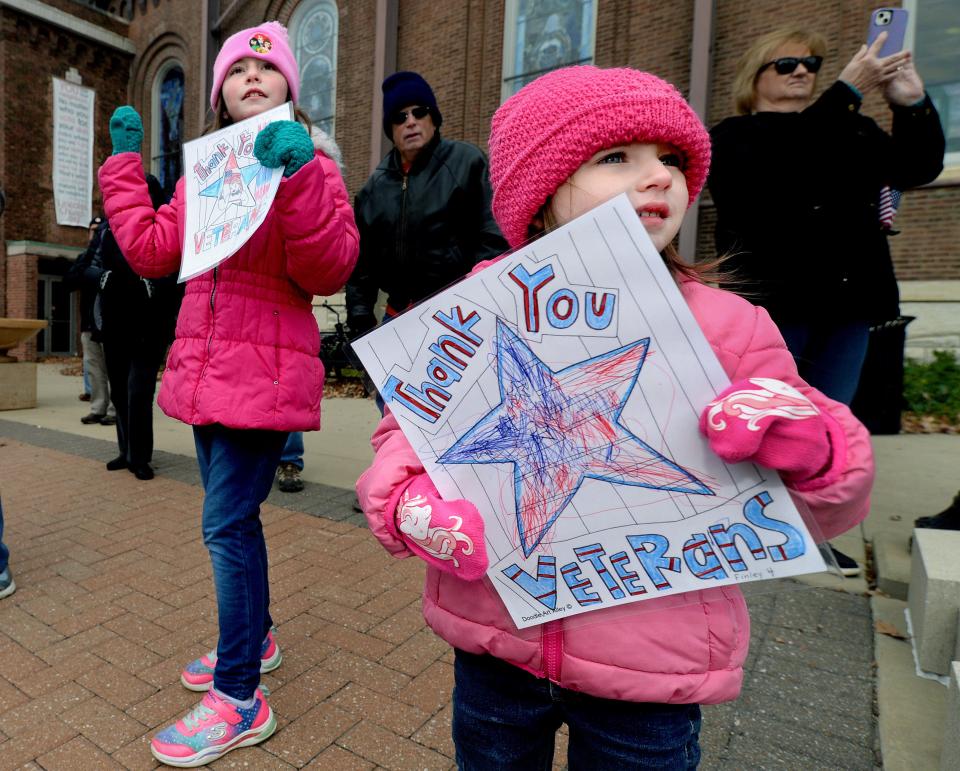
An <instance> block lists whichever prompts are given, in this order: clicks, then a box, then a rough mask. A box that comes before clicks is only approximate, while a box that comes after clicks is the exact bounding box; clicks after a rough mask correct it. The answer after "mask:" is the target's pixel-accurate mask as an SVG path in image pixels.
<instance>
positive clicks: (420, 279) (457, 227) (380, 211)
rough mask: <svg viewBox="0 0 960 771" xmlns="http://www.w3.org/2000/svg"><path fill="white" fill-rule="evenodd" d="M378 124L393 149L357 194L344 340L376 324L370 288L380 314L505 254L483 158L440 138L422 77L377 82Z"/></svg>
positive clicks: (411, 74)
mask: <svg viewBox="0 0 960 771" xmlns="http://www.w3.org/2000/svg"><path fill="white" fill-rule="evenodd" d="M382 89H383V130H384V132H385V133H386V134H387V136H388V137H390V138H391V139H392V140H393V144H394V149H393V150H392V151H391V152H390V153H389V154H388V155H387V157H386V158H384V159H383V161H382V162H381V163H380V165H379V166H378V167H377V168H376V170H375V171H374V172H373V174H371V175H370V178H369V179H368V180H367V183H366V184H365V185H364V186H363V189H362V190H361V191H360V193H359V194H358V195H357V198H356V201H355V204H354V211H355V214H356V219H357V227H358V228H359V230H360V258H359V260H358V261H357V266H356V268H355V269H354V271H353V275H352V276H351V277H350V280H349V281H348V282H347V324H348V326H349V328H350V332H351V334H352V336H356V335H359V334H362V333H364V332H366V331H367V330H369V329H371V328H373V327H374V326H376V324H377V319H376V317H375V315H374V306H375V305H376V302H377V291H378V290H379V289H382V290H383V291H384V292H386V294H387V309H386V315H385V318H389V317H391V316H395V315H396V314H398V313H401V312H402V311H404V310H406V309H407V308H409V307H410V306H411V305H413V304H414V303H417V302H419V301H420V300H422V299H423V298H425V297H427V296H429V295H431V294H433V293H434V292H436V291H438V290H439V289H442V288H443V287H445V286H447V285H448V284H450V283H452V282H453V281H456V280H457V279H459V278H461V277H462V276H464V275H466V274H467V273H469V272H470V271H471V270H472V269H473V266H474V265H476V264H477V263H478V262H482V261H484V260H489V259H492V258H494V257H497V256H499V255H500V254H502V253H503V252H505V251H506V250H507V248H508V247H507V242H506V241H505V240H504V238H503V236H502V235H501V234H500V230H499V228H498V227H497V224H496V222H495V221H494V219H493V214H492V213H491V211H490V199H491V196H492V193H491V190H490V179H489V176H488V173H487V159H486V156H485V155H484V154H483V152H482V151H480V150H479V149H478V148H476V147H474V146H473V145H471V144H467V143H466V142H455V141H452V140H449V139H443V138H441V136H440V131H439V129H440V125H441V124H442V123H443V116H442V115H441V114H440V110H439V109H438V108H437V100H436V98H435V97H434V94H433V90H432V89H431V88H430V86H429V84H428V83H427V81H425V80H424V79H423V78H422V77H421V76H420V75H418V74H417V73H415V72H397V73H394V74H393V75H391V76H390V77H388V78H387V79H386V80H384V81H383V86H382Z"/></svg>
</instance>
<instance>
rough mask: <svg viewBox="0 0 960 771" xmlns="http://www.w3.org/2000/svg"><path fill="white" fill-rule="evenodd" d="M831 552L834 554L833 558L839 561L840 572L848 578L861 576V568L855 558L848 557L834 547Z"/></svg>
mask: <svg viewBox="0 0 960 771" xmlns="http://www.w3.org/2000/svg"><path fill="white" fill-rule="evenodd" d="M830 551H832V552H833V558H834V559H835V560H836V561H837V567H839V568H840V572H841V573H843V575H845V576H846V577H847V578H853V577H854V576H859V575H860V566H859V565H858V564H857V561H856V560H855V559H853V557H848V556H847V555H846V554H844V553H843V552H842V551H837V550H836V549H834V548H833V547H832V546H831V547H830Z"/></svg>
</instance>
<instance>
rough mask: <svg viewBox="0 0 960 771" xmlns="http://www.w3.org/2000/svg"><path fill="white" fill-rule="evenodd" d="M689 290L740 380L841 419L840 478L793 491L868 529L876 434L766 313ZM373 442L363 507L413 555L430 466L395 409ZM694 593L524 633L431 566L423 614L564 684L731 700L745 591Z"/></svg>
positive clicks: (473, 590) (634, 697)
mask: <svg viewBox="0 0 960 771" xmlns="http://www.w3.org/2000/svg"><path fill="white" fill-rule="evenodd" d="M680 289H681V292H682V293H683V296H684V298H685V299H686V300H687V303H688V304H689V306H690V308H691V310H692V311H693V314H694V316H695V317H696V319H697V321H698V322H699V324H700V326H701V328H702V329H703V331H704V333H705V334H706V337H707V339H708V340H709V342H710V345H711V347H712V348H713V351H714V353H716V355H717V356H718V357H719V359H720V362H721V364H722V365H723V368H724V370H726V372H727V374H728V375H729V377H730V379H731V380H732V381H734V382H736V381H738V380H741V379H743V378H747V377H751V376H761V377H766V378H776V379H778V380H782V381H784V382H786V383H789V384H791V385H792V386H794V387H795V388H798V389H799V390H801V391H802V392H804V393H805V394H806V395H807V396H808V397H809V398H810V399H811V400H813V401H814V402H815V403H816V404H817V405H818V406H819V407H820V408H821V410H822V411H824V412H825V413H827V414H829V415H831V416H832V417H833V418H835V420H836V423H835V424H833V430H832V431H831V442H832V445H833V450H834V457H833V462H832V463H831V464H830V467H829V469H828V470H827V471H825V472H824V474H825V477H824V480H823V481H824V482H828V479H829V480H833V481H832V482H829V483H827V484H826V485H825V486H822V487H820V488H819V489H816V490H807V491H806V492H795V495H797V496H798V497H799V498H801V499H802V500H803V501H805V502H806V504H807V505H808V506H809V508H810V511H811V512H812V514H813V516H814V517H815V519H816V521H817V523H818V525H819V526H820V529H821V530H822V532H823V535H824V537H825V538H831V537H833V536H835V535H837V534H838V533H842V532H843V531H845V530H848V529H849V528H851V527H853V526H854V525H855V524H857V523H858V522H860V521H861V520H862V519H863V518H864V517H865V516H866V514H867V510H868V507H869V494H870V487H871V484H872V482H873V455H872V451H871V447H870V437H869V435H868V434H867V431H866V429H864V427H863V426H862V425H861V424H860V422H859V421H858V420H857V419H856V418H854V417H853V415H852V414H851V413H850V411H849V410H848V409H847V408H846V407H845V406H844V405H842V404H839V403H837V402H834V401H831V400H830V399H827V398H826V397H825V396H823V394H821V393H820V392H819V391H816V390H814V389H813V388H811V387H810V386H808V385H807V384H806V383H804V382H803V381H802V380H801V379H800V377H799V376H798V374H797V369H796V366H795V365H794V362H793V357H792V356H791V355H790V353H789V351H788V350H787V349H786V347H785V345H784V343H783V339H782V338H781V337H780V333H779V331H778V330H777V328H776V326H775V325H774V324H773V322H772V321H771V320H770V317H769V315H768V314H767V312H766V311H765V310H763V309H762V308H757V307H755V306H753V305H751V304H750V303H749V302H747V301H746V300H744V299H742V298H740V297H737V296H736V295H734V294H731V293H730V292H725V291H722V290H719V289H713V288H711V287H709V286H706V285H705V284H702V283H699V282H696V281H690V280H684V281H682V282H681V284H680ZM704 406H706V405H704ZM831 423H832V421H831ZM372 443H373V447H374V450H375V451H376V456H375V458H374V461H373V465H372V466H371V467H370V469H368V470H367V471H366V472H364V474H363V475H362V476H361V477H360V479H359V481H358V482H357V492H358V494H359V496H360V502H361V504H362V505H363V509H364V511H365V512H366V515H367V520H368V522H369V525H370V529H371V530H372V531H373V533H374V535H375V536H376V537H377V538H378V539H379V540H380V541H381V543H382V544H383V546H384V547H385V548H386V549H387V551H389V552H390V553H391V554H393V555H394V556H396V557H408V556H411V552H410V551H409V550H408V549H407V548H406V546H405V545H404V544H403V542H402V541H400V540H398V539H397V538H396V537H395V536H394V535H393V533H395V532H396V530H395V529H393V530H391V529H389V528H387V527H386V525H385V520H386V518H387V517H391V518H392V517H393V516H394V509H395V506H396V501H397V500H398V497H399V494H400V492H401V491H402V489H403V488H404V487H405V485H406V484H407V483H408V482H409V480H410V478H411V477H412V476H413V475H415V474H419V473H422V472H423V466H422V465H421V463H420V461H419V460H417V456H416V454H415V453H414V451H413V448H412V447H411V446H410V444H409V443H408V442H407V440H406V438H405V437H404V436H403V433H402V432H401V431H400V428H399V425H398V424H397V421H396V418H394V417H393V416H392V415H391V414H390V413H389V412H387V414H386V416H385V417H384V419H383V421H382V422H381V423H380V425H379V426H378V427H377V430H376V432H375V433H374V435H373V439H372ZM805 486H809V487H816V484H811V483H809V482H807V483H805ZM691 594H693V596H691ZM691 594H686V595H680V596H677V595H674V596H668V597H662V598H658V599H653V600H647V601H645V602H640V603H636V604H634V605H630V606H626V607H621V608H611V609H610V610H602V611H596V612H595V613H592V614H586V615H585V616H579V617H575V618H571V619H570V620H568V621H564V620H560V621H551V622H549V623H547V624H544V625H542V626H538V627H533V628H530V629H524V630H517V629H516V627H514V625H513V623H512V622H511V621H510V617H509V616H508V615H507V611H506V609H505V608H504V606H503V603H502V602H501V601H500V599H499V598H498V597H497V594H496V592H495V591H494V589H493V586H492V585H491V584H490V581H489V579H487V578H484V579H483V580H482V581H477V582H473V583H468V582H466V581H462V580H460V579H458V578H455V577H453V576H451V575H450V574H448V573H443V572H441V571H439V570H436V569H435V568H432V567H429V566H428V567H427V576H426V586H425V587H424V592H423V615H424V617H425V618H426V620H427V623H428V624H429V625H430V627H431V628H432V629H433V631H434V632H436V633H437V634H438V635H439V636H440V637H442V638H443V639H444V640H446V641H447V642H448V643H450V644H451V645H453V646H455V647H457V648H461V649H463V650H465V651H468V652H470V653H490V654H492V655H494V656H497V657H498V658H501V659H504V660H505V661H508V662H510V663H511V664H514V665H516V666H518V667H521V668H523V669H525V670H527V671H529V672H532V673H533V674H534V675H537V676H538V677H546V678H549V679H550V680H552V681H553V682H555V683H558V684H559V685H561V686H563V687H564V688H570V689H572V690H575V691H583V692H585V693H589V694H592V695H594V696H600V697H604V698H609V699H620V700H625V701H638V702H655V703H665V704H672V703H681V704H692V703H699V704H715V703H718V702H722V701H729V700H730V699H734V698H736V697H737V695H738V694H739V692H740V685H741V682H742V679H743V669H742V666H743V661H744V659H745V658H746V655H747V647H748V645H749V642H750V619H749V616H748V615H747V608H746V605H745V603H744V600H743V596H742V595H741V593H740V590H739V588H737V587H736V586H726V587H718V588H714V589H706V590H703V591H699V592H696V593H691ZM640 606H642V607H640Z"/></svg>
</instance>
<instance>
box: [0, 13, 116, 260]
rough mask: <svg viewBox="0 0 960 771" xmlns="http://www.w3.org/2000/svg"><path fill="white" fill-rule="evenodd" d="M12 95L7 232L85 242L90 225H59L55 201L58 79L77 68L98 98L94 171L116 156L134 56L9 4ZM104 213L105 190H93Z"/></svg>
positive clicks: (1, 29) (7, 62) (2, 28)
mask: <svg viewBox="0 0 960 771" xmlns="http://www.w3.org/2000/svg"><path fill="white" fill-rule="evenodd" d="M0 35H2V38H3V42H4V57H3V59H2V61H0V67H2V80H3V82H4V89H5V92H6V93H5V97H6V98H5V99H4V101H3V104H2V111H3V112H4V113H6V115H5V125H4V131H3V135H2V142H3V145H4V153H3V161H4V163H3V167H2V168H0V177H2V178H3V180H4V184H5V185H6V189H7V211H6V213H5V215H4V219H5V223H4V226H5V235H6V238H7V239H9V240H29V241H46V242H50V243H58V244H68V245H71V246H78V247H82V246H83V245H85V244H86V236H87V231H86V228H85V227H64V226H61V225H57V223H56V212H55V210H54V205H53V179H52V164H53V81H52V78H53V77H60V78H62V77H63V76H64V75H65V74H66V72H67V70H68V69H69V68H70V67H74V68H76V69H77V71H78V72H79V73H80V76H81V77H82V78H83V85H84V86H88V87H90V88H93V89H94V90H95V91H96V98H95V100H94V124H95V126H96V129H95V134H94V168H96V166H97V165H99V163H100V162H101V161H102V160H103V159H104V158H105V157H106V156H107V155H108V154H109V152H110V138H109V133H108V131H107V120H108V118H109V115H110V112H112V110H113V106H114V105H115V104H117V103H121V101H120V100H121V99H122V98H123V96H124V95H125V93H126V84H127V80H128V77H129V65H130V57H129V56H128V55H125V54H123V53H121V52H119V51H116V50H114V49H111V48H107V47H105V46H101V45H98V44H96V43H94V42H93V41H91V40H88V39H86V38H81V37H79V36H76V35H73V34H71V33H70V32H68V31H67V30H64V29H61V28H59V27H54V26H52V25H49V24H46V23H45V22H43V21H40V20H38V19H35V18H33V17H29V16H26V15H24V14H20V13H18V12H16V11H12V10H10V9H9V8H8V7H5V8H4V9H3V10H2V11H0ZM92 195H93V200H94V210H95V211H96V210H99V208H100V199H99V191H93V192H92Z"/></svg>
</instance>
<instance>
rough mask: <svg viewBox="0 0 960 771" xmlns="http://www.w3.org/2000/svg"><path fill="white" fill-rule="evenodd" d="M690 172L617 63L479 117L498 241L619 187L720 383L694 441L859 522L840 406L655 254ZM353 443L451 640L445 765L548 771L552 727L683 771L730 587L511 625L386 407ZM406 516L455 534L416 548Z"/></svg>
mask: <svg viewBox="0 0 960 771" xmlns="http://www.w3.org/2000/svg"><path fill="white" fill-rule="evenodd" d="M709 164H710V139H709V136H708V134H707V132H706V130H705V129H704V127H703V125H702V123H701V122H700V120H699V118H698V117H697V115H696V113H695V112H694V111H693V110H692V109H691V108H690V106H689V105H688V104H687V103H686V102H685V101H684V99H683V98H682V97H681V96H680V94H679V93H678V92H677V90H676V89H675V88H674V87H673V86H671V85H670V84H668V83H666V82H664V81H663V80H660V79H659V78H657V77H655V76H653V75H650V74H648V73H645V72H639V71H637V70H632V69H607V70H604V69H598V68H596V67H591V66H584V67H569V68H566V69H562V70H556V71H554V72H551V73H548V74H546V75H544V76H542V77H541V78H539V79H537V80H535V81H534V82H533V83H530V84H529V85H527V86H525V87H524V88H522V89H521V90H520V91H519V92H518V93H517V94H515V95H514V96H512V97H511V98H510V99H508V100H507V101H506V102H505V103H504V104H503V105H502V106H501V107H500V109H499V110H497V112H496V114H495V115H494V117H493V126H492V130H491V133H490V178H491V182H492V184H493V189H494V194H493V210H494V215H495V216H496V218H497V222H498V224H499V225H500V228H501V230H502V232H503V234H504V236H505V237H506V238H507V240H508V241H509V242H510V245H511V246H513V247H516V246H518V245H520V244H521V243H523V242H524V241H526V240H527V239H530V238H533V237H536V236H537V235H538V234H540V233H543V232H544V231H545V230H549V229H550V228H552V227H556V226H559V225H563V224H565V223H566V222H568V221H570V220H571V219H573V218H574V217H577V216H578V215H580V214H583V213H585V212H587V211H589V210H590V209H591V208H593V207H594V206H596V205H598V204H600V203H602V202H604V201H606V200H608V199H610V198H612V197H613V196H616V195H619V194H620V193H624V192H625V193H627V195H628V196H629V199H630V201H631V203H632V205H633V207H634V209H635V210H636V212H637V216H638V217H639V218H640V222H641V223H642V225H643V226H644V227H645V228H646V229H647V232H648V234H649V235H650V238H651V239H652V241H653V243H654V244H655V245H656V247H657V248H658V249H659V250H660V253H661V255H662V256H663V259H664V262H665V263H666V265H667V267H668V268H669V270H670V272H671V273H672V274H673V276H674V278H675V280H676V282H677V284H678V285H679V288H680V291H681V293H682V295H683V297H684V299H685V300H686V301H687V303H688V304H689V306H690V309H691V310H692V311H693V314H694V316H695V317H696V319H697V321H698V322H699V324H700V326H701V328H702V329H703V331H704V333H705V335H706V337H707V339H708V341H709V342H710V345H711V347H712V348H713V351H714V352H715V353H716V355H717V356H718V358H719V359H720V362H721V363H722V365H723V367H724V369H725V370H726V372H727V374H728V375H729V376H730V379H731V381H733V385H731V386H730V387H729V388H728V389H726V390H725V391H724V392H722V393H720V394H718V395H717V397H716V399H715V400H714V401H713V402H711V403H710V404H706V405H703V411H702V416H701V421H700V428H701V431H702V432H703V434H704V435H705V436H706V437H707V439H708V440H709V443H710V446H711V447H712V448H713V450H714V451H715V452H716V453H717V454H718V455H719V456H720V457H722V458H723V459H724V460H726V461H729V462H737V461H743V460H748V461H752V462H754V463H757V464H759V465H762V466H766V467H768V468H772V469H776V470H777V471H779V472H780V473H781V475H782V477H783V479H784V480H785V481H786V483H787V485H788V487H789V488H790V489H791V490H792V491H793V492H794V494H795V495H796V496H798V497H799V498H801V499H802V500H803V501H804V502H805V503H806V505H807V506H808V507H809V509H810V511H811V512H812V514H813V516H814V517H815V519H816V521H817V523H818V525H819V527H820V529H821V530H822V531H823V534H824V536H826V537H830V536H833V535H836V534H837V533H840V532H843V531H844V530H847V529H849V528H850V527H852V526H853V525H855V524H856V523H857V522H859V521H860V520H861V519H863V517H864V516H865V515H866V513H867V507H868V498H869V492H870V486H871V482H872V479H873V460H872V454H871V450H870V441H869V437H868V435H867V433H866V431H865V430H864V428H863V426H861V425H860V423H859V422H858V421H857V420H856V419H855V418H854V417H853V416H852V415H851V413H850V411H849V410H848V409H847V408H846V407H845V406H844V405H842V404H839V403H837V402H833V401H831V400H829V399H827V398H826V397H825V396H823V395H822V394H821V393H819V392H817V391H815V390H814V389H812V388H810V387H809V386H808V385H807V384H806V383H804V382H803V381H802V380H801V379H800V378H799V376H798V375H797V370H796V367H795V365H794V363H793V358H792V357H791V356H790V353H789V352H788V351H787V349H786V347H785V346H784V343H783V340H782V338H781V337H780V334H779V332H778V331H777V328H776V327H775V326H774V325H773V323H772V322H771V320H770V317H769V316H768V315H767V313H766V312H765V311H764V310H763V309H761V308H757V307H754V306H753V305H751V304H750V303H749V302H747V301H746V300H743V299H742V298H740V297H737V296H736V295H733V294H731V293H729V292H725V291H722V290H719V289H715V288H712V287H711V286H708V284H707V283H705V281H704V278H703V276H702V275H701V273H702V272H703V271H702V269H701V268H700V267H698V266H694V265H690V264H688V263H686V262H684V261H683V260H682V259H681V258H680V257H679V255H678V254H677V252H676V251H675V249H674V247H673V246H672V241H673V238H674V236H676V234H677V232H678V230H679V229H680V224H681V223H682V221H683V217H684V214H685V213H686V210H687V207H688V206H689V205H690V203H691V202H692V201H693V200H694V198H696V196H697V194H698V193H699V192H700V189H701V188H702V187H703V184H704V180H705V178H706V176H707V170H708V167H709ZM488 264H489V263H488ZM483 267H484V265H479V266H477V270H481V269H483ZM783 393H789V394H791V395H792V398H793V399H794V400H795V401H796V402H800V403H801V404H802V405H803V406H805V409H802V410H796V411H795V412H796V413H797V414H794V415H784V414H777V413H775V412H774V411H770V414H769V415H768V416H766V417H762V418H760V419H758V420H756V424H757V426H758V430H750V429H748V428H747V426H746V424H745V420H743V419H741V418H740V417H736V414H737V411H736V410H733V409H731V410H729V411H728V412H727V414H726V420H725V421H719V420H715V419H713V416H715V415H716V413H717V412H718V411H723V409H724V407H725V406H726V405H727V404H728V403H732V402H733V401H734V400H738V399H740V400H742V399H750V400H752V401H753V403H754V404H759V405H760V406H761V408H762V406H763V404H764V403H767V404H768V405H773V404H775V403H776V401H777V399H778V398H780V394H783ZM782 412H784V411H781V413H782ZM740 415H741V417H742V413H740ZM732 416H733V417H732ZM372 443H373V446H374V449H375V451H376V456H375V458H374V461H373V465H372V466H371V468H370V469H369V470H368V471H366V472H365V473H364V474H363V476H361V477H360V480H359V481H358V483H357V490H358V493H359V496H360V501H361V503H362V504H363V508H364V511H365V513H366V516H367V520H368V522H369V525H370V528H371V530H372V531H373V532H374V534H375V535H376V536H377V538H378V539H380V541H381V542H382V543H383V545H384V546H385V548H386V549H387V550H388V551H389V552H391V553H392V554H394V555H395V556H397V557H407V556H410V555H411V554H417V555H418V556H420V557H421V558H422V559H424V560H425V561H426V562H427V565H428V567H427V577H426V586H425V589H424V594H423V613H424V616H425V618H426V620H427V623H428V624H429V625H430V626H431V627H432V628H433V630H434V631H435V632H436V633H437V634H438V635H439V636H440V637H442V638H443V639H444V640H446V641H447V642H449V643H450V644H451V645H452V646H454V648H455V654H456V658H455V667H454V672H455V682H456V685H455V688H454V692H453V737H454V742H455V745H456V752H457V764H458V766H459V768H461V769H489V768H497V769H549V768H550V767H551V764H552V760H553V752H554V739H555V733H556V731H557V729H558V728H559V727H560V726H561V725H562V724H563V723H566V724H567V725H568V726H569V732H570V733H569V754H568V763H569V767H570V768H571V769H574V770H575V769H592V768H604V769H607V768H641V767H642V768H664V769H688V768H695V767H696V766H697V764H698V762H699V759H700V747H699V739H698V737H699V730H700V706H699V705H701V704H715V703H718V702H723V701H729V700H731V699H734V698H736V696H737V695H738V693H739V691H740V685H741V681H742V678H743V669H742V665H743V662H744V659H745V657H746V655H747V646H748V643H749V640H750V622H749V618H748V615H747V609H746V605H745V604H744V600H743V597H742V595H741V593H740V591H739V589H738V588H737V587H736V586H729V587H719V588H713V589H707V590H704V591H700V592H697V593H696V594H695V595H688V596H684V597H677V596H673V597H670V596H667V597H663V598H659V599H652V600H648V601H646V602H644V603H642V604H641V605H643V606H645V607H639V606H638V605H633V606H630V607H629V609H627V610H629V612H626V613H624V612H623V610H624V609H618V612H617V613H615V614H608V615H604V614H605V611H598V612H597V615H596V616H595V617H593V618H591V619H590V623H580V624H577V623H575V622H574V623H570V622H567V621H564V620H559V621H550V622H548V623H546V624H543V625H542V626H539V627H535V628H533V629H524V630H518V629H516V628H515V627H514V625H513V624H512V623H511V621H510V617H509V616H508V614H507V611H506V609H505V608H504V606H503V604H502V603H501V601H500V600H499V598H498V597H497V595H496V593H495V591H494V589H493V587H492V585H491V584H490V582H489V580H486V579H483V580H478V579H482V577H483V575H484V572H485V570H486V568H487V558H486V554H485V551H484V549H483V548H482V546H483V522H482V520H481V518H480V515H479V513H478V512H477V510H476V508H475V507H474V506H473V505H472V504H471V503H469V502H468V501H465V500H458V501H446V500H443V499H441V498H440V496H439V494H438V493H437V490H436V488H435V487H434V486H433V484H432V483H431V481H430V479H429V477H428V476H427V475H426V474H425V473H424V469H423V466H422V464H421V463H420V462H419V460H418V459H417V456H416V454H415V453H414V451H413V449H412V447H411V446H410V444H409V443H408V442H407V441H406V439H405V438H404V436H403V434H402V433H401V431H400V429H399V426H398V424H397V421H396V419H395V418H394V417H393V415H391V414H390V413H389V411H388V412H387V413H386V415H385V416H384V419H383V421H382V422H381V424H380V425H379V427H378V428H377V431H376V433H375V434H374V436H373V440H372ZM411 519H416V520H418V521H420V520H424V519H428V520H429V521H428V523H427V529H428V530H431V531H432V530H435V529H439V528H445V529H447V530H450V531H456V535H455V536H454V537H451V538H449V539H447V540H446V549H445V551H443V552H440V551H438V550H432V549H431V548H430V545H429V544H427V543H426V542H425V541H424V540H423V539H418V538H416V536H415V534H414V533H413V532H412V531H411V529H410V528H409V526H408V524H407V523H408V522H409V521H411ZM456 536H459V537H456Z"/></svg>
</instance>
